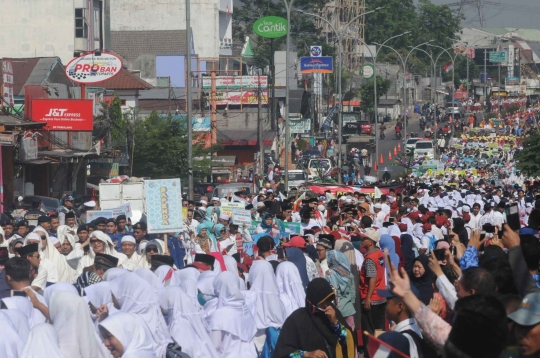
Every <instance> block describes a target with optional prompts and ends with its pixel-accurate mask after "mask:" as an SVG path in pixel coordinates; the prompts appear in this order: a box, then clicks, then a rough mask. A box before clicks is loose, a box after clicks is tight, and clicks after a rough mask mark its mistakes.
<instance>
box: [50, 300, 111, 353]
mask: <svg viewBox="0 0 540 358" xmlns="http://www.w3.org/2000/svg"><path fill="white" fill-rule="evenodd" d="M49 314H50V317H51V322H52V324H53V326H54V329H55V330H56V333H58V339H59V347H60V351H61V352H62V354H63V355H64V357H66V358H67V357H70V358H102V357H103V358H105V357H110V354H109V351H108V350H107V348H106V347H105V346H104V345H103V344H102V343H101V340H100V339H99V337H98V334H97V332H96V330H95V328H94V324H93V322H92V319H91V317H90V314H89V310H88V305H87V304H86V302H85V301H84V300H83V299H82V298H81V297H80V296H79V295H77V294H75V293H72V292H55V293H53V294H52V297H51V305H50V307H49Z"/></svg>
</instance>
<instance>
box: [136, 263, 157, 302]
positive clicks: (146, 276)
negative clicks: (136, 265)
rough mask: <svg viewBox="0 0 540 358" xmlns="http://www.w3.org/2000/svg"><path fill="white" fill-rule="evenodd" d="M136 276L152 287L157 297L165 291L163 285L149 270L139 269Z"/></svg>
mask: <svg viewBox="0 0 540 358" xmlns="http://www.w3.org/2000/svg"><path fill="white" fill-rule="evenodd" d="M135 274H136V275H137V276H139V277H140V278H142V279H143V280H145V281H146V282H147V283H148V284H149V285H150V286H151V287H152V290H153V291H154V294H155V295H156V297H159V294H160V292H161V290H162V289H163V284H162V283H161V281H160V280H159V278H158V277H157V276H156V275H155V274H154V273H153V272H152V271H150V270H149V269H138V270H137V271H135Z"/></svg>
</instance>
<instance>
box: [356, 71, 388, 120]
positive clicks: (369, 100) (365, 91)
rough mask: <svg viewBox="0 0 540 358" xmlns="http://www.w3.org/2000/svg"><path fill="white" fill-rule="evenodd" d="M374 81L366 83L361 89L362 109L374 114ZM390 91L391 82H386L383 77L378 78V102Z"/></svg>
mask: <svg viewBox="0 0 540 358" xmlns="http://www.w3.org/2000/svg"><path fill="white" fill-rule="evenodd" d="M373 86H374V81H373V79H371V80H369V81H368V82H366V83H365V84H364V85H363V86H362V87H361V88H360V100H361V102H362V103H361V105H360V108H361V110H362V111H365V112H373V106H374V105H375V100H374V99H375V96H374V94H375V93H374V89H375V88H374V87H373ZM389 89H390V80H386V79H384V78H382V77H379V76H377V101H379V99H380V98H381V97H382V96H384V95H385V94H386V92H388V90H389Z"/></svg>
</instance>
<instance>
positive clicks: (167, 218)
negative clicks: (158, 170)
mask: <svg viewBox="0 0 540 358" xmlns="http://www.w3.org/2000/svg"><path fill="white" fill-rule="evenodd" d="M144 194H145V197H146V207H147V213H146V216H147V224H148V232H149V233H151V234H154V233H156V234H160V233H163V234H166V233H169V232H177V231H181V230H182V229H183V227H184V221H183V220H182V186H181V185H180V179H159V180H146V181H145V182H144Z"/></svg>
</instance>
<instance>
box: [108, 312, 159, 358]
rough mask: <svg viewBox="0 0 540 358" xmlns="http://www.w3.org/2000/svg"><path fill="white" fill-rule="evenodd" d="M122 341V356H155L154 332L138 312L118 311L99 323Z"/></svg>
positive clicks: (144, 357)
mask: <svg viewBox="0 0 540 358" xmlns="http://www.w3.org/2000/svg"><path fill="white" fill-rule="evenodd" d="M99 325H100V326H101V327H103V328H105V329H106V330H107V331H108V332H109V333H110V334H112V335H113V336H114V337H115V338H116V339H118V340H119V341H120V343H122V346H123V347H124V354H122V358H154V357H156V353H155V350H154V347H153V341H152V334H151V333H150V332H149V331H148V327H147V326H146V325H145V324H144V323H143V322H142V321H141V318H140V317H139V316H137V315H136V314H132V313H126V312H117V313H115V314H112V315H110V316H109V317H107V318H106V319H105V320H104V321H103V322H101V323H100V324H99Z"/></svg>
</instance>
